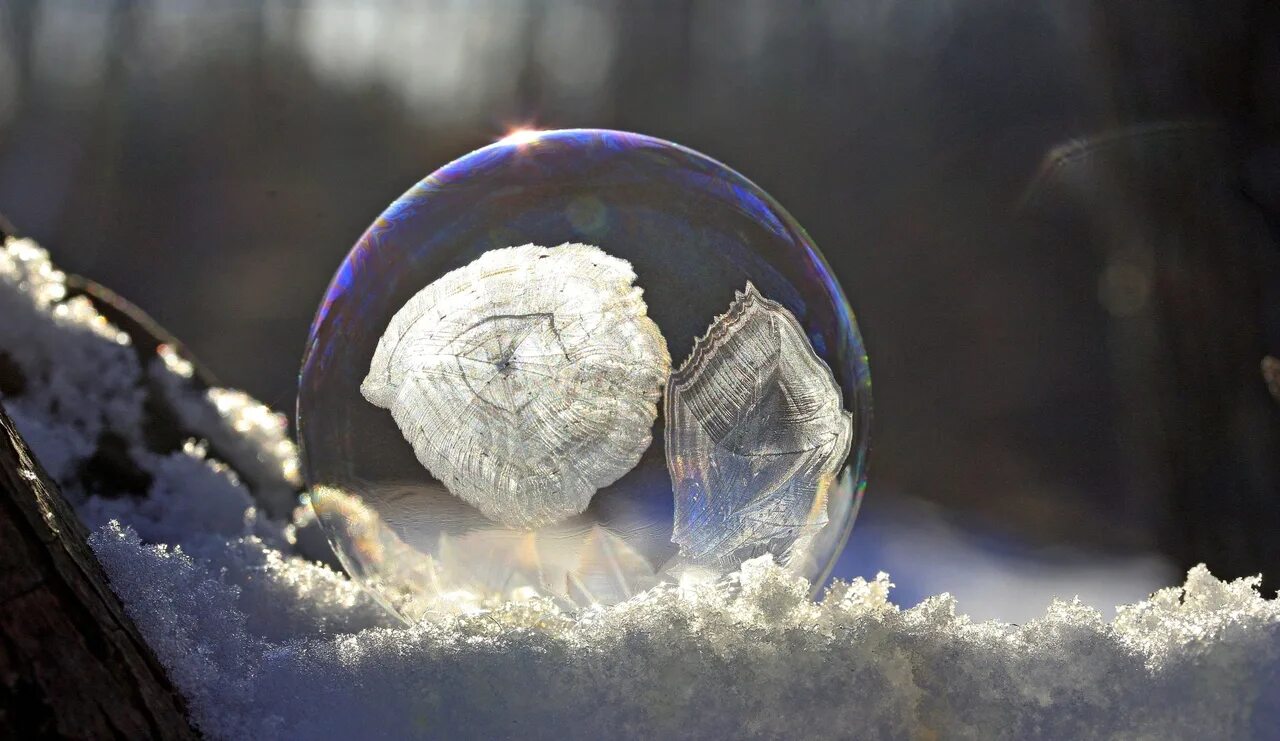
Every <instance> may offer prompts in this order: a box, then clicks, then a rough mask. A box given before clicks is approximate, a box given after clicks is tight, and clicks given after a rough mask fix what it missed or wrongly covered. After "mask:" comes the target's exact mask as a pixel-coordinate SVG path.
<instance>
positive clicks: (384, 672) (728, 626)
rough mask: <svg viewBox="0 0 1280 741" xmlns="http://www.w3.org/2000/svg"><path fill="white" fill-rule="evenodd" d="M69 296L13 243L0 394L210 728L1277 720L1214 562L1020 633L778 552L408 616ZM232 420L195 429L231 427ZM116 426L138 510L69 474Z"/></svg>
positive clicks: (1278, 647)
mask: <svg viewBox="0 0 1280 741" xmlns="http://www.w3.org/2000/svg"><path fill="white" fill-rule="evenodd" d="M59 280H60V279H59V278H58V277H57V275H56V271H55V270H53V268H52V267H51V266H49V265H48V260H47V256H44V255H43V252H41V251H39V250H38V248H36V247H35V246H34V245H32V244H30V243H24V242H18V241H17V240H10V241H9V242H8V243H7V244H6V246H5V248H4V249H3V250H0V316H3V317H4V321H3V322H0V352H2V353H5V354H6V355H7V357H8V362H10V363H12V364H14V365H16V366H17V367H18V368H19V369H21V371H22V375H23V376H24V377H25V378H26V379H27V381H28V382H27V384H26V388H24V389H21V390H19V391H14V389H13V388H12V387H11V388H10V389H9V390H8V391H6V392H5V393H6V396H4V398H3V402H4V404H5V407H6V408H7V409H8V410H9V412H10V414H11V415H12V416H14V418H15V421H16V422H17V423H18V425H19V427H20V429H21V431H22V432H23V434H24V435H25V436H27V437H28V439H29V441H31V442H32V444H33V447H34V448H35V450H36V452H37V454H38V455H39V456H40V457H41V459H42V461H44V462H45V464H46V466H48V467H49V468H50V470H51V471H52V472H53V473H54V475H55V476H56V477H58V480H59V482H60V483H62V484H63V486H64V487H65V488H66V490H67V493H68V496H69V498H70V499H71V500H72V501H73V502H74V503H75V504H76V505H77V507H78V509H79V511H80V513H81V515H82V517H83V518H84V519H85V520H86V522H88V523H89V524H90V526H91V527H92V528H94V532H93V535H92V537H91V544H92V546H93V548H94V550H95V552H97V554H98V556H99V558H100V559H101V560H102V562H103V565H104V567H105V568H106V570H107V573H108V575H109V577H110V579H111V583H112V586H113V588H114V589H115V590H116V592H117V593H118V594H119V595H120V597H121V599H122V601H123V602H124V604H125V608H126V610H127V611H128V613H129V615H130V616H131V617H132V618H133V619H134V621H135V622H136V623H137V624H138V627H139V629H140V630H141V631H142V633H143V635H144V636H145V637H146V639H147V641H148V642H149V643H150V645H151V646H152V647H153V649H154V650H155V651H156V654H157V655H158V657H159V658H160V660H161V661H162V662H163V663H164V665H165V666H166V667H167V668H168V670H169V672H170V675H171V676H172V678H173V680H174V682H175V683H176V684H177V686H178V687H179V688H180V689H181V690H182V692H183V693H184V695H185V696H186V697H187V699H188V702H189V708H190V712H191V715H192V718H193V721H194V722H195V723H196V725H197V726H198V727H199V729H200V730H201V731H202V732H203V733H205V734H206V735H208V736H209V737H211V738H246V737H267V738H369V737H375V738H377V737H386V738H401V737H403V738H509V737H516V736H518V737H521V738H530V739H538V738H651V737H656V738H677V739H679V738H690V739H695V738H726V737H731V738H803V737H821V738H904V739H917V738H961V739H963V738H982V739H987V738H992V739H1002V738H1009V739H1014V738H1017V739H1023V738H1175V739H1176V738H1250V737H1253V738H1268V737H1274V735H1275V729H1276V728H1277V727H1280V689H1278V688H1280V676H1277V675H1278V674H1280V603H1277V601H1275V600H1267V599H1264V598H1263V597H1262V596H1261V595H1260V594H1259V593H1258V588H1257V587H1258V582H1257V580H1239V581H1235V582H1222V581H1219V580H1217V579H1215V578H1214V577H1213V576H1211V575H1210V573H1209V572H1208V571H1207V570H1206V569H1204V568H1203V567H1198V568H1196V569H1194V570H1192V571H1191V572H1190V573H1189V574H1188V575H1187V579H1186V583H1185V584H1184V585H1183V586H1182V587H1174V588H1169V589H1164V590H1161V591H1159V592H1157V593H1156V594H1154V595H1153V596H1152V597H1151V598H1150V599H1148V600H1145V601H1142V602H1139V603H1137V604H1134V605H1131V606H1128V607H1123V608H1120V609H1118V610H1117V613H1116V616H1115V618H1114V619H1113V620H1110V621H1108V620H1106V619H1104V617H1103V615H1102V614H1101V613H1100V612H1099V611H1098V610H1096V609H1094V608H1092V607H1089V606H1087V605H1085V604H1083V603H1081V602H1079V601H1072V602H1064V601H1054V602H1052V603H1051V604H1050V605H1049V606H1048V608H1047V610H1045V611H1044V612H1043V614H1042V615H1041V616H1039V617H1037V618H1035V619H1033V620H1029V621H1026V622H1023V623H1022V624H1021V625H1013V624H1007V623H1001V622H994V621H991V622H974V621H972V620H970V619H969V618H967V617H965V616H964V615H962V614H960V613H959V612H958V611H957V604H956V601H955V599H953V598H952V597H950V596H948V595H946V594H943V595H939V596H934V597H929V598H927V599H924V600H923V601H921V602H920V603H919V604H918V605H916V606H914V607H912V608H910V609H905V610H904V609H901V608H899V607H898V606H896V605H895V604H894V603H893V602H892V601H891V600H890V597H891V594H892V591H891V588H892V584H891V583H890V581H889V578H888V577H887V576H886V575H883V574H881V575H878V576H876V577H875V578H872V579H865V580H864V579H854V580H852V581H851V582H837V583H835V584H834V585H833V586H832V587H831V588H830V589H829V590H828V591H827V592H826V594H825V595H824V597H823V599H821V600H820V601H816V602H815V601H812V600H810V599H808V598H807V594H808V585H807V584H805V583H804V582H803V581H801V580H798V579H796V578H794V577H792V576H790V575H788V573H787V572H785V571H784V570H782V569H780V568H777V567H776V566H775V565H774V564H773V563H772V562H771V561H769V560H768V557H765V558H764V559H760V560H755V561H751V562H748V563H747V564H745V565H744V566H743V569H742V570H741V572H740V573H739V574H736V575H734V576H733V577H731V578H728V579H726V580H723V581H720V582H713V583H694V582H689V583H685V584H681V585H678V586H668V587H661V588H657V589H653V590H650V591H648V592H645V593H643V594H641V595H638V596H636V597H634V598H632V599H631V600H629V601H626V602H624V603H621V604H619V605H616V606H614V607H608V608H603V607H598V608H591V609H586V610H583V611H581V612H577V613H572V614H570V613H564V612H561V611H559V610H558V609H556V608H555V607H554V606H552V605H548V604H540V603H536V602H535V603H526V604H523V605H520V606H510V607H507V608H503V609H497V610H491V611H476V612H471V613H467V614H463V615H460V616H455V617H451V618H448V619H433V620H427V621H423V622H419V623H417V624H414V625H411V626H404V625H402V624H399V623H397V622H395V621H393V620H392V619H391V618H390V617H389V616H388V615H387V613H385V612H384V611H383V610H382V609H381V608H380V607H378V605H377V604H375V603H374V602H373V601H372V600H371V599H370V598H369V597H367V596H366V595H365V594H364V593H363V592H362V591H361V590H360V589H359V588H357V587H356V586H355V585H354V584H352V582H351V581H349V580H348V579H347V578H346V577H345V576H344V575H342V574H340V573H336V572H334V571H332V570H330V569H329V568H328V567H326V566H323V565H320V564H316V563H312V562H309V561H307V560H306V559H304V558H300V557H299V556H298V555H296V551H297V548H298V546H297V545H296V544H295V541H296V538H295V537H294V536H295V530H296V527H295V526H294V525H293V524H290V523H288V522H285V521H283V520H280V519H275V518H273V517H270V516H268V515H267V514H265V513H264V512H265V510H266V509H267V507H266V506H265V505H260V503H259V502H260V500H258V499H257V498H256V497H258V496H261V495H263V492H264V491H265V488H264V487H261V486H256V487H250V486H247V485H246V484H245V483H244V481H242V479H247V478H249V475H248V474H244V472H243V469H241V468H239V467H237V465H236V463H235V462H234V461H232V460H230V459H231V458H233V457H237V458H240V459H242V460H243V459H244V458H245V455H244V454H243V452H244V450H249V449H251V448H252V447H253V446H254V445H256V446H259V450H258V451H257V453H254V454H253V455H252V456H251V457H252V459H253V460H256V461H258V462H259V464H261V465H262V466H265V467H267V468H271V469H273V470H274V467H275V466H276V464H277V463H279V465H280V466H281V471H282V473H281V475H282V476H283V475H284V474H283V470H284V467H285V463H283V462H281V461H282V460H283V458H282V457H281V454H282V448H281V447H280V445H279V442H280V439H281V432H280V431H279V430H278V429H274V428H273V426H272V424H267V425H265V428H266V429H264V428H263V426H260V425H259V426H255V425H254V424H253V423H250V424H246V425H243V427H245V430H244V431H243V433H242V434H243V435H245V437H243V438H242V441H249V440H255V439H256V440H257V442H255V443H252V444H246V445H245V446H244V447H243V449H240V453H238V454H236V455H231V454H227V453H226V452H225V451H226V450H233V449H237V446H235V445H228V444H227V443H226V441H224V442H223V443H222V444H221V445H219V444H210V445H205V444H203V443H202V442H201V441H200V440H194V441H191V442H188V443H186V444H184V445H182V446H181V447H180V448H179V449H175V450H169V451H166V452H157V451H155V450H153V449H152V448H151V447H148V445H147V444H146V440H145V435H144V434H143V429H144V423H145V415H146V409H145V407H144V405H143V397H144V396H145V393H146V392H145V390H140V389H145V388H147V387H146V375H147V374H153V373H158V372H169V373H173V374H174V377H175V379H182V377H183V376H182V374H181V373H180V372H179V371H180V370H181V367H182V366H181V364H180V363H168V362H166V363H161V364H160V365H159V367H160V368H162V369H163V370H160V371H158V370H156V368H157V365H156V364H147V369H146V370H144V369H143V367H142V366H141V364H140V363H139V361H138V360H137V359H136V356H135V355H134V354H133V352H132V350H131V349H130V347H129V345H128V344H127V343H128V339H127V338H125V339H124V342H123V343H122V342H121V337H120V336H119V332H118V331H117V330H115V329H114V328H112V327H110V326H109V324H108V323H107V322H106V321H105V320H103V319H102V318H101V317H97V316H96V315H95V313H94V312H93V311H92V307H87V310H86V307H84V306H83V305H78V306H73V307H70V308H67V309H65V310H59V309H58V307H59V306H67V304H66V303H65V302H63V297H62V296H60V295H59V292H58V290H57V288H56V286H54V285H53V284H56V283H57V282H58V281H59ZM171 366H177V370H175V369H174V368H173V367H171ZM0 369H2V366H0ZM170 380H173V379H170ZM175 383H176V381H175ZM179 387H180V388H186V387H182V386H181V385H180V384H179ZM182 393H183V394H185V397H184V398H187V399H189V400H194V401H193V402H192V403H196V402H197V401H199V399H200V398H201V397H205V398H207V394H205V393H204V392H199V391H196V390H193V389H190V388H187V389H186V390H185V391H182ZM242 401H245V404H249V405H252V402H251V400H242ZM214 406H215V408H216V405H214ZM243 408H245V407H242V409H243ZM255 408H256V407H255ZM262 414H266V412H265V411H262V410H259V411H257V412H254V413H253V414H250V415H249V416H250V418H257V419H266V418H265V417H261V416H260V415H262ZM232 416H233V417H234V416H235V415H232ZM227 419H230V417H219V418H218V419H210V420H205V421H204V424H206V425H210V426H211V428H210V429H212V430H216V431H218V432H217V434H225V433H226V430H225V426H223V425H222V423H223V422H226V420H227ZM219 420H221V422H220V421H219ZM230 427H231V429H235V427H236V425H235V424H234V423H231V424H230ZM272 429H274V432H272V431H271V430H272ZM104 430H110V431H112V433H113V434H115V435H118V436H120V437H121V438H123V439H124V440H125V443H126V444H127V447H128V450H129V453H130V455H131V457H132V458H133V459H134V460H135V462H136V464H137V466H138V467H139V468H140V469H141V470H143V471H145V473H146V475H147V476H148V477H149V485H148V487H147V491H146V492H145V495H136V496H119V495H116V496H110V497H109V496H105V495H103V494H102V493H101V492H96V491H95V490H94V487H93V485H92V478H88V479H86V477H85V476H84V475H82V472H81V473H77V472H78V471H81V469H82V467H83V464H84V462H85V461H86V460H87V459H88V458H89V457H90V456H92V455H94V451H95V450H96V449H97V448H98V447H100V446H99V445H98V439H99V437H100V435H101V433H102V432H103V431H104ZM214 436H215V435H214V434H213V432H209V433H208V434H206V435H202V438H203V439H208V438H210V437H214ZM255 436H256V437H255ZM215 450H216V451H218V452H221V453H222V454H223V455H224V456H225V457H226V458H227V459H228V460H226V461H223V460H219V459H218V458H217V457H216V456H215V455H214V452H213V451H215ZM273 456H274V457H273ZM285 457H286V458H287V455H286V456H285ZM271 461H275V462H276V463H272V462H271ZM246 468H252V466H251V465H250V466H246ZM237 471H241V475H237V473H236V472H237ZM266 488H269V487H266ZM278 495H279V490H275V493H274V494H273V495H272V496H278ZM277 504H279V503H277ZM260 506H261V509H260V508H259V507H260Z"/></svg>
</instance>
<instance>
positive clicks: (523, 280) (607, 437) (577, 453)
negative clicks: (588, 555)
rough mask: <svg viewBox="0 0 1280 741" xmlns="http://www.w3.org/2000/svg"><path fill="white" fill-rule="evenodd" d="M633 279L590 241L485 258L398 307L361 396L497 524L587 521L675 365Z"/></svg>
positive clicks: (630, 452)
mask: <svg viewBox="0 0 1280 741" xmlns="http://www.w3.org/2000/svg"><path fill="white" fill-rule="evenodd" d="M634 280H635V273H634V272H633V271H632V269H631V265H630V264H628V263H627V262H626V261H625V260H620V259H618V258H616V257H611V256H609V255H607V254H605V253H604V252H603V251H602V250H600V249H599V248H597V247H592V246H590V245H585V244H564V245H561V246H559V247H553V248H547V247H538V246H535V245H531V244H530V245H524V246H521V247H511V248H507V249H499V250H492V251H489V252H486V253H485V254H483V255H482V256H481V257H480V258H478V259H477V260H475V261H474V262H472V263H470V264H469V265H466V266H464V267H462V268H459V269H457V270H454V271H452V272H450V273H448V274H446V275H445V276H443V277H442V278H440V279H439V280H437V281H435V282H433V283H431V284H430V285H428V286H427V287H426V288H424V289H422V290H421V291H420V292H418V294H417V295H415V296H414V297H413V298H411V299H410V300H409V302H408V303H406V304H405V305H404V307H403V308H402V309H400V311H398V312H397V313H396V315H395V316H394V317H393V318H392V319H391V323H390V324H389V325H388V326H387V329H386V332H384V333H383V336H382V339H381V340H380V341H379V343H378V349H377V351H376V352H375V353H374V356H373V362H372V364H371V366H370V368H369V375H368V376H367V377H366V378H365V379H364V382H363V383H362V384H361V385H360V392H361V393H362V394H363V395H364V397H365V398H366V399H368V400H369V401H370V402H371V403H373V404H376V405H378V406H380V407H383V408H385V409H389V410H391V413H392V415H393V416H394V417H395V420H396V424H397V425H398V426H399V428H400V431H401V433H402V434H403V435H404V437H405V439H406V440H408V441H409V442H410V443H411V444H412V445H413V449H414V453H415V454H416V455H417V457H418V460H419V461H421V462H422V465H424V466H426V467H427V469H428V470H430V471H431V473H432V474H433V475H435V476H436V477H437V478H438V479H440V480H441V481H442V482H443V483H444V484H445V486H446V487H447V488H448V489H449V491H450V492H452V493H453V494H454V495H456V496H458V497H460V498H462V499H464V500H466V501H467V502H468V503H470V504H472V505H473V506H475V507H476V508H477V509H479V510H480V511H481V512H482V513H483V514H484V515H485V516H486V517H488V518H490V519H492V520H496V521H499V522H502V523H504V524H506V525H510V526H514V527H528V528H532V527H539V526H542V525H546V524H549V523H553V522H557V521H559V520H562V519H564V518H566V517H568V516H571V515H575V514H578V513H579V512H582V511H583V510H584V509H586V507H587V504H588V503H590V501H591V496H592V494H594V493H595V491H596V490H597V489H599V488H600V487H602V486H608V485H609V484H612V483H613V482H614V481H616V480H617V479H618V477H619V476H622V475H623V474H625V473H626V472H627V471H629V470H631V469H632V468H633V467H634V466H635V464H636V462H637V461H638V460H639V459H640V456H641V454H643V453H644V451H645V449H647V448H648V447H649V443H650V428H651V427H652V426H653V421H654V418H655V417H656V416H657V406H656V404H657V400H658V395H659V393H660V391H661V388H662V384H663V383H664V382H665V380H666V377H667V374H668V372H669V371H670V367H671V359H670V357H669V356H668V354H667V346H666V343H665V342H664V341H663V339H662V335H661V333H660V332H659V331H658V327H657V325H655V324H654V323H653V321H652V320H650V319H649V317H648V316H646V314H645V304H644V301H643V300H642V299H641V298H640V294H641V290H640V289H639V288H637V287H635V286H633V285H632V281H634Z"/></svg>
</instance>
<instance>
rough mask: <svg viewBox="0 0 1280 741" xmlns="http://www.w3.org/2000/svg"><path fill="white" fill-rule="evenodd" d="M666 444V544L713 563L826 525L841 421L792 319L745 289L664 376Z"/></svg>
mask: <svg viewBox="0 0 1280 741" xmlns="http://www.w3.org/2000/svg"><path fill="white" fill-rule="evenodd" d="M666 438H667V465H668V467H669V468H670V469H671V482H672V485H673V486H674V487H675V497H676V519H675V529H674V534H673V536H672V540H673V541H675V542H676V543H678V544H679V545H680V548H681V551H682V553H683V554H684V555H685V556H687V557H690V558H691V559H693V560H696V561H705V562H712V563H716V562H721V561H724V560H725V559H728V558H730V557H731V556H733V555H734V554H739V555H741V553H740V552H741V551H742V550H743V549H748V550H750V549H755V550H763V549H765V548H766V547H767V546H768V545H769V544H770V543H778V542H781V544H783V545H785V546H789V545H791V543H792V542H793V541H795V540H796V538H797V537H800V536H802V535H804V534H805V533H807V532H810V531H813V530H816V529H818V528H821V527H822V526H823V525H825V524H826V523H827V508H826V494H827V490H828V488H829V487H830V486H831V483H832V482H833V481H834V479H835V476H836V474H837V472H838V471H839V469H840V466H841V465H842V464H843V463H844V460H845V458H846V457H847V456H848V455H849V446H850V443H851V441H852V438H853V417H852V415H851V414H850V413H849V412H847V411H845V409H844V407H843V406H842V404H841V399H840V387H839V386H837V385H836V381H835V378H834V377H833V376H832V374H831V369H830V368H828V367H827V365H826V364H825V363H823V362H822V359H821V358H819V357H818V356H817V355H816V354H815V353H814V351H813V347H812V346H811V345H810V344H809V341H808V339H806V338H805V335H804V331H803V330H802V329H801V328H800V324H799V323H798V322H797V321H796V319H795V317H794V316H792V315H791V313H790V312H789V311H787V310H786V309H785V308H783V307H782V306H781V305H779V304H778V303H775V302H773V301H770V300H768V299H767V298H765V297H763V296H761V295H760V293H759V291H757V290H756V288H755V286H753V285H751V284H750V283H748V284H747V288H746V290H745V291H744V292H742V293H739V294H738V295H737V296H736V298H735V299H734V302H733V305H732V306H730V307H729V310H728V311H727V312H726V313H725V314H724V315H723V316H720V317H717V318H716V320H715V321H714V322H713V323H712V324H711V328H710V329H708V330H707V334H706V335H705V336H704V337H702V338H701V339H700V340H698V342H697V343H695V345H694V348H693V353H692V354H691V355H690V356H689V358H688V359H687V360H686V361H685V362H684V364H683V365H682V366H681V367H680V369H679V370H677V371H676V372H675V373H674V374H672V376H671V380H670V381H669V383H668V385H667V397H666ZM739 560H740V559H739Z"/></svg>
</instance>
